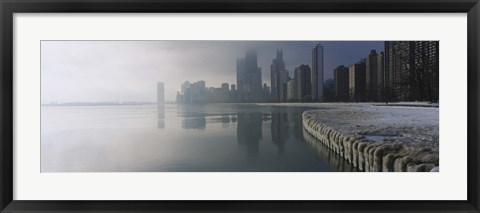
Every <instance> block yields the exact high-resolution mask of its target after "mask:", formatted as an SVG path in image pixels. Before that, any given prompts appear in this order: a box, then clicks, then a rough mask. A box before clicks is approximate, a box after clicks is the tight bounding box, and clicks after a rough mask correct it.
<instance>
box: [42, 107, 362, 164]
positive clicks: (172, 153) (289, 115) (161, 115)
mask: <svg viewBox="0 0 480 213" xmlns="http://www.w3.org/2000/svg"><path fill="white" fill-rule="evenodd" d="M308 109H309V108H304V107H280V106H258V105H253V104H207V105H176V104H166V105H165V106H164V107H157V106H156V105H139V106H78V107H77V106H65V107H61V106H44V107H42V110H41V111H42V119H41V120H42V121H41V125H42V126H41V133H42V134H41V171H42V172H335V171H347V172H350V171H354V168H353V166H352V165H350V164H349V163H347V162H346V161H345V160H344V159H343V158H341V157H340V156H338V155H337V154H335V153H333V152H332V151H331V150H330V149H328V148H327V147H325V146H324V145H323V144H321V143H319V142H317V141H316V139H315V138H313V137H312V136H311V135H309V134H308V133H307V132H306V131H305V130H304V129H303V127H302V118H301V113H302V112H303V111H304V110H308Z"/></svg>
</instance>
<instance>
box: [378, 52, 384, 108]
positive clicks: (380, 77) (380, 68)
mask: <svg viewBox="0 0 480 213" xmlns="http://www.w3.org/2000/svg"><path fill="white" fill-rule="evenodd" d="M384 58H385V54H384V53H383V52H380V53H378V55H377V94H376V101H384V100H385V72H384V71H385V63H384V60H385V59H384Z"/></svg>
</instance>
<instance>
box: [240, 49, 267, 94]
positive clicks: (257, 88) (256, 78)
mask: <svg viewBox="0 0 480 213" xmlns="http://www.w3.org/2000/svg"><path fill="white" fill-rule="evenodd" d="M237 86H238V89H237V93H238V96H239V98H240V101H243V102H256V101H261V100H262V97H263V95H262V94H263V93H262V91H263V88H262V69H261V68H260V67H258V64H257V52H256V51H255V50H247V51H246V53H245V58H240V59H237Z"/></svg>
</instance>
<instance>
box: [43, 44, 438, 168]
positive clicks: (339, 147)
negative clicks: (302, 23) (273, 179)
mask: <svg viewBox="0 0 480 213" xmlns="http://www.w3.org/2000/svg"><path fill="white" fill-rule="evenodd" d="M40 45H41V70H40V71H41V88H40V90H41V91H40V93H41V106H39V107H40V108H41V141H40V143H41V144H40V145H41V153H40V154H41V159H40V165H39V166H40V170H41V172H42V173H52V172H439V171H440V165H439V41H423V40H422V41H410V40H409V41H330V40H329V41H321V40H320V41H277V40H275V41H229V40H185V41H184V40H158V41H156V40H145V41H143V40H141V41H116V40H115V41H114V40H112V41H89V40H85V41H83V40H79V41H70V40H69V41H61V40H55V41H53V40H52V41H50V40H45V41H41V43H40Z"/></svg>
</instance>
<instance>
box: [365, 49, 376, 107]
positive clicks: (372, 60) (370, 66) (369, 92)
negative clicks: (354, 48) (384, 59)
mask: <svg viewBox="0 0 480 213" xmlns="http://www.w3.org/2000/svg"><path fill="white" fill-rule="evenodd" d="M377 58H378V54H377V52H376V51H375V50H371V51H370V54H368V56H367V58H366V61H365V70H366V71H365V80H366V82H365V86H366V88H365V93H366V100H368V101H377V80H378V78H377V75H378V63H377Z"/></svg>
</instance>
